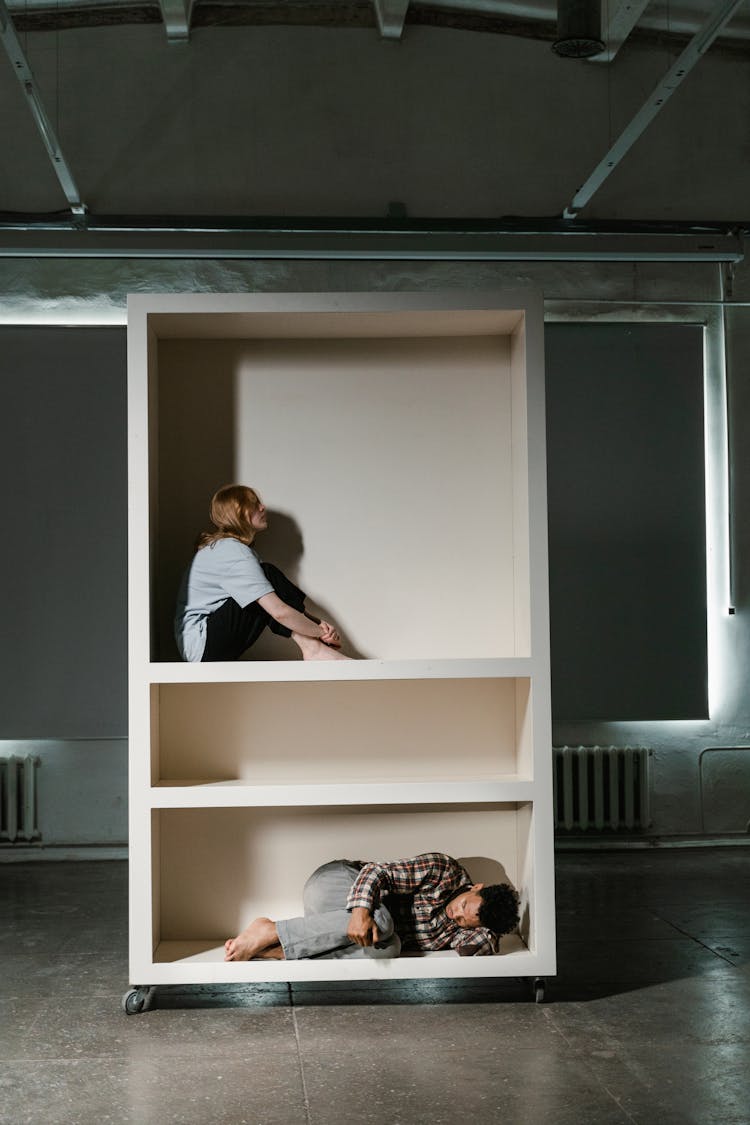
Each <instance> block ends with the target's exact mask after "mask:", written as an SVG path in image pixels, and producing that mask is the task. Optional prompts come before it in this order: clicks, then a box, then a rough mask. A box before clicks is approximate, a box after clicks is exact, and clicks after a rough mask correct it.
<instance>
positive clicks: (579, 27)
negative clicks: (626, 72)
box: [552, 0, 604, 59]
mask: <svg viewBox="0 0 750 1125" xmlns="http://www.w3.org/2000/svg"><path fill="white" fill-rule="evenodd" d="M601 36H602V14H601V0H558V5H557V39H556V40H555V42H554V43H553V44H552V50H553V51H554V52H555V54H557V55H560V56H561V57H562V58H566V59H590V58H591V56H592V55H599V54H601V52H602V51H603V50H604V41H603V39H602V37H601Z"/></svg>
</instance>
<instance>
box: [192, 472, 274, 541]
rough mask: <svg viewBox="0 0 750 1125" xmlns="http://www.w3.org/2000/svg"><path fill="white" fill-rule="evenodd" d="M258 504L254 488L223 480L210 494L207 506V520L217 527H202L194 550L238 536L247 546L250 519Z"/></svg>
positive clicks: (250, 538) (250, 535) (250, 536)
mask: <svg viewBox="0 0 750 1125" xmlns="http://www.w3.org/2000/svg"><path fill="white" fill-rule="evenodd" d="M259 504H260V500H259V499H258V494H257V492H256V491H255V489H253V488H248V487H247V485H245V484H225V485H224V487H223V488H220V489H219V491H218V492H215V493H214V495H213V496H212V497H211V507H210V508H209V514H210V516H211V523H212V524H213V525H214V527H215V528H216V529H217V530H216V531H202V532H201V534H200V535H199V536H198V539H197V541H196V544H195V549H196V551H200V549H201V547H209V546H210V545H211V544H212V543H216V542H217V540H219V539H239V540H240V542H241V543H246V544H247V545H248V547H249V546H250V544H251V543H252V541H253V539H254V538H255V528H254V527H253V525H252V524H251V522H250V521H251V519H252V516H253V512H254V511H255V509H256V508H257V507H258V505H259Z"/></svg>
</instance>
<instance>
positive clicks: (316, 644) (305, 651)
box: [292, 633, 351, 660]
mask: <svg viewBox="0 0 750 1125" xmlns="http://www.w3.org/2000/svg"><path fill="white" fill-rule="evenodd" d="M292 640H293V641H294V642H295V644H296V645H297V647H298V648H299V650H300V652H301V653H302V659H303V660H351V657H350V656H344V654H343V652H339V651H338V650H337V649H335V648H331V647H330V646H329V645H326V644H324V643H323V641H319V640H318V639H317V637H303V636H302V634H301V633H292Z"/></svg>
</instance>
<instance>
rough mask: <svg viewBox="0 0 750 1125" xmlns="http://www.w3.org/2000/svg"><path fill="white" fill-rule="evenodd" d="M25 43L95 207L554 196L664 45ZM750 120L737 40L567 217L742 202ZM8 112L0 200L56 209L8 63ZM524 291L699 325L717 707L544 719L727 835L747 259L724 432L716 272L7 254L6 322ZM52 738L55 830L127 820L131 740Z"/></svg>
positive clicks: (488, 39)
mask: <svg viewBox="0 0 750 1125" xmlns="http://www.w3.org/2000/svg"><path fill="white" fill-rule="evenodd" d="M27 50H28V52H29V56H30V58H31V62H32V65H33V67H34V69H35V71H36V74H37V77H38V78H39V81H40V84H41V86H42V90H43V93H44V94H45V96H46V98H47V103H48V108H49V109H50V112H51V113H52V116H53V118H54V119H55V120H57V121H58V123H59V130H60V135H61V140H62V143H63V146H64V148H65V152H66V155H67V157H68V159H69V160H70V162H71V163H72V165H73V167H74V170H75V172H76V175H77V177H78V179H79V181H80V183H81V186H82V192H83V196H84V198H85V199H86V202H87V203H88V204H89V206H90V207H91V208H92V209H93V210H94V211H95V212H98V213H100V214H101V213H116V212H118V211H119V212H123V213H130V214H137V213H143V212H148V211H151V212H160V213H176V212H190V211H192V212H198V211H203V212H209V213H214V214H231V213H242V214H250V215H251V214H262V213H266V214H268V213H273V214H277V215H283V214H317V215H329V216H356V215H384V214H385V211H386V208H387V205H388V203H389V201H391V200H400V201H403V202H404V203H405V204H406V206H407V208H408V210H409V212H410V214H412V215H425V216H427V215H437V216H448V215H463V216H466V217H471V216H479V215H502V214H514V213H515V214H525V215H549V214H558V213H559V212H560V211H561V209H562V207H563V206H564V205H565V204H566V203H568V202H569V201H570V198H571V197H572V194H573V192H574V191H575V190H576V188H577V187H578V186H579V184H580V183H582V182H583V180H584V179H585V178H586V176H587V175H588V173H589V172H590V171H591V170H592V168H593V166H594V165H595V164H596V163H597V162H598V160H599V159H600V158H601V156H602V155H603V153H604V151H605V149H606V147H607V145H608V144H609V141H610V139H612V136H613V134H614V133H616V131H617V129H618V128H619V127H620V126H621V125H622V124H624V122H625V121H626V120H627V119H628V117H629V115H631V114H632V113H633V112H634V111H635V110H636V109H637V108H638V106H639V105H640V104H641V102H642V101H643V99H644V98H645V97H646V96H647V95H648V93H649V92H650V91H651V89H652V88H653V85H654V84H655V82H656V80H657V79H658V78H659V77H660V76H661V75H663V73H664V72H665V70H666V68H667V67H668V65H669V64H670V62H671V61H672V58H671V56H670V52H669V50H668V49H666V48H659V49H651V48H647V47H644V46H638V45H636V46H633V45H629V46H628V47H626V48H625V50H624V51H623V52H622V53H621V55H620V56H618V59H617V62H616V64H615V66H614V67H613V68H612V69H607V68H603V67H598V66H592V65H587V64H578V63H570V62H562V61H561V60H558V59H556V58H554V57H553V56H552V55H551V53H550V51H549V47H548V44H546V43H543V42H530V41H526V40H521V39H513V38H506V37H502V36H481V35H474V34H470V33H465V32H459V33H453V32H449V31H442V30H437V29H429V28H408V29H407V33H406V36H405V38H404V40H403V42H401V43H387V42H382V41H380V40H379V39H378V38H377V36H376V34H375V33H374V32H370V31H336V30H330V29H325V30H324V29H304V28H296V29H281V28H245V29H235V28H231V29H225V30H212V29H206V30H201V31H198V32H196V33H195V34H194V36H193V39H192V41H191V44H190V46H189V47H186V48H168V47H167V45H166V43H165V41H164V35H163V30H162V29H161V28H160V27H134V28H129V29H124V30H123V29H120V30H118V31H117V32H112V31H110V29H106V28H102V29H95V30H94V29H91V30H87V31H74V32H61V33H59V35H57V36H55V35H51V34H50V35H45V34H30V35H29V36H28V37H27ZM1 61H2V60H0V62H1ZM749 114H750V87H749V86H748V84H747V81H746V62H745V60H744V58H742V57H741V56H737V55H735V54H731V53H729V52H722V51H721V50H716V49H715V48H712V50H711V52H710V53H709V56H708V57H706V58H704V59H702V60H701V63H700V65H699V66H698V68H697V69H696V71H695V72H694V73H693V74H692V75H691V76H690V78H689V79H688V81H687V82H686V83H685V85H684V86H683V87H682V88H681V89H680V90H679V91H678V93H677V94H676V95H675V96H674V98H673V99H672V100H671V101H670V102H669V104H668V105H667V107H666V108H665V110H664V111H663V112H662V114H660V115H659V117H658V118H657V120H656V122H655V123H654V125H653V126H652V127H651V128H650V129H649V130H648V132H647V133H646V135H645V136H644V137H643V138H642V139H641V140H640V141H639V142H638V143H637V145H636V146H635V147H634V149H633V150H632V152H631V154H630V155H629V156H628V158H627V159H626V160H625V161H624V162H623V164H622V166H621V167H620V168H619V169H618V171H617V172H616V173H615V174H614V175H613V176H612V178H611V179H610V180H609V181H608V182H607V184H606V185H605V187H604V188H603V189H602V190H601V192H600V193H599V194H598V195H597V196H595V199H594V201H593V203H592V205H591V206H590V208H588V209H587V210H586V211H585V212H584V215H583V217H584V218H596V217H597V216H598V217H602V218H608V219H620V218H632V219H676V218H685V219H700V218H704V219H710V220H725V219H734V218H737V217H741V216H742V215H743V214H744V213H745V211H746V206H747V199H748V198H750V190H749V189H750V165H748V162H747V159H746V135H745V133H746V121H747V119H748V116H749ZM113 121H117V122H118V125H117V128H113V127H112V122H113ZM0 124H2V127H3V133H4V135H5V136H12V137H13V139H14V155H13V161H12V162H10V161H6V162H5V164H4V166H3V169H2V173H1V174H0V209H16V210H23V211H29V210H48V211H52V210H56V209H58V208H59V207H61V206H63V203H64V201H63V199H62V196H61V194H60V191H59V188H58V186H57V184H56V182H55V180H54V177H53V175H52V172H51V171H50V168H49V165H48V162H47V160H46V157H45V156H44V155H43V152H42V149H41V145H40V142H39V140H38V137H37V135H36V133H35V131H34V129H33V125H32V123H31V119H30V116H29V114H28V109H27V107H26V105H25V104H24V99H23V95H22V93H21V91H20V89H19V87H18V84H17V82H16V81H15V79H14V77H13V76H12V75H11V74H10V72H9V68H8V67H6V66H1V65H0ZM519 284H521V285H522V284H533V285H537V286H538V287H540V288H542V289H543V290H544V293H545V298H546V307H547V316H548V319H549V320H550V321H565V322H581V321H585V322H590V321H600V320H612V319H614V320H620V321H625V320H632V319H641V320H644V321H646V322H648V323H663V322H669V321H672V320H680V319H683V320H689V321H692V322H693V323H699V324H705V325H706V326H707V354H708V358H709V361H710V366H709V371H710V381H709V387H708V402H709V407H710V409H711V416H712V419H713V422H712V426H711V428H710V433H709V451H710V458H709V461H710V470H711V471H710V473H709V480H708V489H709V492H710V500H711V503H710V505H709V508H710V511H709V537H708V548H709V552H708V558H709V586H710V588H709V606H708V639H709V688H710V692H709V697H710V700H709V701H710V719H708V720H703V721H690V722H656V723H645V724H644V723H616V722H608V721H597V722H590V721H588V722H576V721H571V722H565V723H557V724H556V727H555V733H554V737H555V741H556V742H558V743H561V742H574V743H578V742H582V743H593V742H600V743H606V744H609V743H613V744H619V745H622V744H625V743H635V744H640V745H648V746H651V747H653V748H654V751H655V779H654V780H655V795H654V831H655V832H656V833H658V834H660V835H663V836H677V837H679V836H682V835H693V834H695V835H700V834H701V833H702V832H711V833H729V832H733V831H743V830H744V828H745V824H746V820H747V815H748V813H747V807H746V798H745V794H747V792H748V781H749V780H750V772H749V770H748V766H749V765H750V752H749V751H747V750H745V749H742V748H744V747H747V746H748V745H750V702H748V693H747V690H746V685H747V682H748V678H749V677H750V614H749V608H748V582H750V572H749V568H750V563H748V561H747V560H748V558H749V557H750V555H749V553H748V547H750V543H748V538H749V536H750V527H749V521H748V518H747V512H748V511H750V495H748V493H750V466H749V465H748V462H747V458H746V457H743V455H742V451H743V449H744V448H745V446H746V444H747V443H746V440H745V428H746V425H747V421H748V419H749V418H750V392H749V391H748V389H747V380H746V379H745V377H744V373H745V369H746V367H747V364H748V362H749V361H750V314H749V311H748V310H749V307H750V280H749V277H748V270H747V268H746V267H742V268H741V269H740V270H739V271H738V274H737V277H736V279H735V283H734V289H733V296H732V298H731V300H729V301H728V302H727V303H726V305H725V310H726V314H727V316H726V333H727V335H726V339H727V351H726V355H727V362H728V368H727V393H728V398H729V403H730V408H731V427H730V445H729V449H728V451H727V450H726V448H725V447H724V444H723V440H722V434H723V432H724V431H723V427H722V425H721V414H722V406H723V391H724V383H723V367H722V362H723V351H722V339H723V336H722V317H721V311H722V308H721V299H722V293H723V286H722V278H721V275H720V272H719V268H718V267H716V266H712V265H701V264H698V263H687V262H686V263H682V264H678V263H674V264H662V265H659V264H648V263H641V264H635V263H627V262H624V263H609V264H607V263H599V264H597V263H586V262H580V263H572V262H571V263H558V264H551V263H550V264H544V263H515V264H513V263H505V264H503V263H492V262H483V263H460V262H454V263H448V262H446V263H438V262H435V263H430V262H423V263H414V262H408V261H402V262H399V261H394V262H390V263H383V262H358V261H327V262H326V261H248V262H241V261H238V262H235V263H231V262H222V261H198V260H193V261H191V260H184V261H170V260H166V259H158V258H152V259H148V260H147V259H140V260H139V259H120V260H114V259H90V260H62V259H50V260H45V259H41V258H33V257H28V258H0V322H1V323H6V324H11V325H29V324H33V325H44V324H47V325H80V326H83V325H86V326H101V325H104V324H110V325H122V324H124V315H125V314H124V309H125V297H126V294H127V293H128V292H133V291H144V290H154V291H173V292H181V291H193V290H212V291H216V292H233V291H242V290H247V289H250V290H252V289H257V290H265V291H276V290H310V291H315V290H320V289H322V290H350V289H355V290H356V289H368V288H376V289H400V288H405V289H422V288H449V287H466V288H472V289H473V288H491V287H503V286H505V287H517V286H518V285H519ZM727 465H728V466H729V470H730V481H729V484H728V486H727V483H726V468H727ZM14 471H15V473H16V474H17V469H15V470H14ZM727 487H729V489H730V491H731V501H732V526H731V536H732V538H731V552H730V555H728V554H727V552H728V550H729V548H728V539H727V528H726V512H727ZM5 512H6V521H7V523H8V527H9V528H11V529H15V528H16V527H18V525H19V524H20V523H21V522H22V521H23V515H22V514H20V515H19V513H18V512H17V510H16V507H15V505H14V504H13V497H12V490H11V497H10V500H9V501H8V502H6V505H5ZM730 557H731V562H732V589H731V594H730V591H729V589H728V579H727V571H728V567H727V565H726V564H727V563H728V562H729V561H730ZM730 596H731V598H732V600H733V602H734V605H735V606H736V611H737V612H736V614H735V615H734V616H732V617H729V616H727V613H726V606H727V604H728V602H729V598H730ZM108 713H110V714H114V711H111V712H108ZM27 733H28V732H27ZM55 733H69V734H70V737H71V739H72V741H69V742H62V743H56V744H54V745H51V744H44V745H42V744H35V745H39V746H41V749H42V750H43V751H44V753H45V754H50V755H52V756H54V758H55V766H54V769H55V770H56V771H59V772H56V773H54V774H53V771H52V768H50V769H49V771H48V772H46V773H45V771H44V768H43V770H42V777H47V778H49V779H50V781H49V782H45V785H48V786H51V785H52V784H53V783H54V791H53V792H50V789H49V788H48V789H47V790H46V792H47V795H48V796H50V798H51V800H52V801H53V804H54V808H55V809H56V810H57V811H56V813H55V817H56V819H55V820H54V828H53V827H52V825H53V821H52V820H49V821H48V823H49V825H50V828H49V831H48V832H47V833H46V839H47V842H49V843H77V842H81V843H89V842H92V836H93V838H98V839H99V840H100V841H101V842H103V843H109V842H112V841H113V840H115V839H118V838H119V839H124V819H123V816H122V809H123V807H124V800H125V786H124V762H125V744H124V743H123V742H122V741H116V740H115V741H96V740H94V741H91V742H87V743H85V744H84V743H81V742H79V741H78V739H79V738H81V737H82V736H83V732H81V731H73V730H72V728H71V730H70V731H68V732H65V731H60V732H55ZM11 744H12V743H11V742H6V743H3V744H2V745H0V750H5V749H7V747H8V746H9V745H11ZM45 747H46V749H45ZM725 747H726V748H738V749H729V750H725V749H724V748H725ZM84 759H85V761H84ZM92 765H93V766H94V772H95V776H96V786H97V787H96V794H97V795H96V797H95V798H91V797H88V796H87V797H86V800H85V802H84V804H85V809H84V816H83V817H81V815H80V808H79V807H78V806H79V804H80V802H78V801H77V800H76V799H75V795H76V794H79V793H81V792H82V787H83V786H84V785H86V784H88V780H87V779H90V778H91V777H92V774H91V772H90V771H91V767H92ZM71 794H72V795H74V799H73V800H72V801H71V799H70V797H71ZM738 795H739V796H738ZM44 799H45V800H46V799H47V796H45V797H44ZM61 808H62V811H60V810H61ZM118 810H120V811H118ZM68 811H69V812H70V815H69V816H68ZM92 825H93V826H94V829H95V830H94V832H93V833H92V831H91V827H92ZM113 832H114V835H113Z"/></svg>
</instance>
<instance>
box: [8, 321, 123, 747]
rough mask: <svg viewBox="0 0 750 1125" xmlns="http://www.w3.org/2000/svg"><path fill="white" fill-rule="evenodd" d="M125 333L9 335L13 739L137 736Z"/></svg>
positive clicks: (17, 331)
mask: <svg viewBox="0 0 750 1125" xmlns="http://www.w3.org/2000/svg"><path fill="white" fill-rule="evenodd" d="M125 354H126V353H125V330H124V329H121V328H102V329H91V328H85V329H83V328H82V329H74V328H69V329H68V328H33V329H30V328H0V469H1V473H2V476H1V479H2V489H3V515H4V521H5V532H4V544H3V550H2V552H0V558H2V564H1V569H0V583H1V584H2V585H1V588H2V591H3V623H2V638H3V640H2V652H3V661H2V664H3V667H2V676H0V737H2V738H45V737H50V738H76V737H78V738H81V737H96V738H103V737H110V736H111V737H117V736H122V735H124V734H126V733H127V636H126V630H127V581H126V580H127V458H126V360H125Z"/></svg>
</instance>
